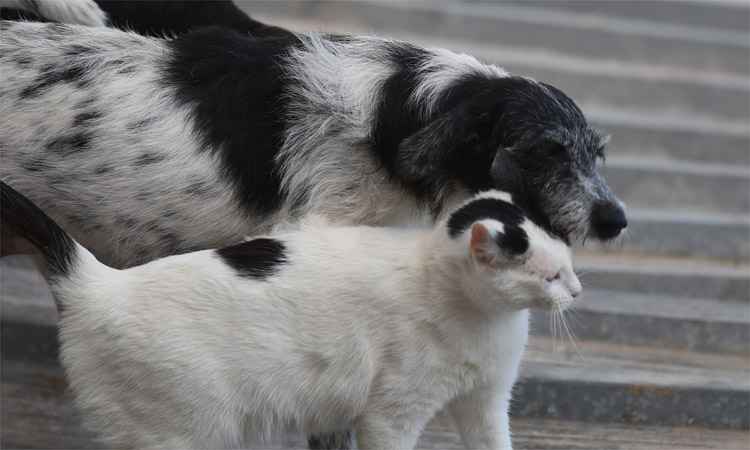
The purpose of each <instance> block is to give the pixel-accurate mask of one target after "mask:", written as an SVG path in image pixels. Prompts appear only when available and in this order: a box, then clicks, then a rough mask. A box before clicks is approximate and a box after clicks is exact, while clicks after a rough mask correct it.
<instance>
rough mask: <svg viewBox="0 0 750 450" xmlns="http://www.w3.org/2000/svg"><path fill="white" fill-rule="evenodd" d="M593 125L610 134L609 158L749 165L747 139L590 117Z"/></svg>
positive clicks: (603, 117)
mask: <svg viewBox="0 0 750 450" xmlns="http://www.w3.org/2000/svg"><path fill="white" fill-rule="evenodd" d="M589 118H590V119H591V121H592V122H593V124H594V126H596V127H598V128H600V129H602V130H604V131H606V132H607V133H610V135H611V136H612V140H611V141H610V144H609V155H610V158H619V157H623V158H633V157H638V158H655V159H657V158H658V159H663V160H683V161H694V162H707V163H714V164H725V165H727V164H732V165H735V166H738V167H748V165H750V138H748V136H742V135H739V134H719V133H711V132H707V131H706V130H690V129H687V128H685V127H672V126H660V124H658V123H654V122H652V123H646V121H631V120H627V119H625V120H623V118H622V117H613V116H607V115H599V116H591V115H590V114H589Z"/></svg>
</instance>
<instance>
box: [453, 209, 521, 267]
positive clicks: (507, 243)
mask: <svg viewBox="0 0 750 450" xmlns="http://www.w3.org/2000/svg"><path fill="white" fill-rule="evenodd" d="M483 219H493V220H497V221H498V222H500V223H502V224H503V228H504V232H503V233H502V234H499V235H498V236H497V238H496V242H497V244H498V245H499V246H500V248H503V249H505V250H508V251H509V252H511V253H512V254H515V255H518V254H522V253H525V252H526V250H528V248H529V237H528V235H527V234H526V232H525V231H524V230H523V229H522V228H521V224H522V223H523V222H524V220H526V215H525V214H524V212H523V210H521V208H519V207H518V206H516V205H514V204H513V203H508V202H506V201H503V200H500V199H496V198H480V199H477V200H474V201H472V202H470V203H468V204H466V205H464V206H462V207H461V208H459V209H458V210H457V211H455V212H454V213H453V214H451V216H450V218H449V219H448V234H449V235H450V237H452V238H456V237H458V236H459V235H461V233H463V232H464V231H466V230H467V229H468V228H469V227H470V226H471V225H472V224H474V223H476V222H478V221H480V220H483Z"/></svg>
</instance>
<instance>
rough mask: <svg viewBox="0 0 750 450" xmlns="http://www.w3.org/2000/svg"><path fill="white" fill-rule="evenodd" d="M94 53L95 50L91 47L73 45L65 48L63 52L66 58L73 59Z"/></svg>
mask: <svg viewBox="0 0 750 450" xmlns="http://www.w3.org/2000/svg"><path fill="white" fill-rule="evenodd" d="M95 51H96V50H95V49H94V48H92V47H87V46H85V45H78V44H74V45H71V46H70V47H67V48H66V49H65V50H64V54H65V56H67V57H71V58H75V57H78V56H85V55H90V54H91V53H94V52H95Z"/></svg>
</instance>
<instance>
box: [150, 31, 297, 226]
mask: <svg viewBox="0 0 750 450" xmlns="http://www.w3.org/2000/svg"><path fill="white" fill-rule="evenodd" d="M296 43H298V41H297V40H296V39H293V38H274V39H254V38H252V37H249V36H246V35H241V34H239V33H236V32H233V31H231V30H226V29H220V28H204V29H200V30H197V31H194V32H190V33H188V34H186V35H184V36H182V37H180V38H177V39H175V40H172V41H170V42H169V43H168V44H167V45H169V46H170V47H171V53H172V55H171V58H170V60H169V62H168V63H167V65H166V67H165V82H166V84H167V85H168V86H169V87H174V88H176V96H177V100H178V101H179V102H181V103H183V104H185V105H187V106H188V107H190V108H191V109H192V116H193V124H194V127H195V130H196V131H197V132H198V134H199V135H200V137H201V140H202V144H203V145H202V147H203V148H205V149H207V150H208V151H212V152H216V153H217V154H218V155H219V156H220V158H221V161H222V166H223V169H224V173H225V174H226V176H228V177H229V179H230V180H231V181H232V183H233V184H234V186H235V192H236V195H237V197H238V199H239V201H240V202H241V204H242V205H243V206H245V207H246V208H248V209H250V210H253V211H257V212H260V213H262V214H267V213H270V212H272V211H274V210H275V209H277V208H278V207H279V205H280V204H281V202H282V198H283V197H282V193H281V179H280V175H279V171H278V168H277V167H276V164H275V158H276V155H277V153H278V151H279V148H280V147H281V144H282V141H283V133H284V129H285V119H284V117H285V115H286V114H285V112H286V104H287V99H286V97H285V95H284V93H285V91H286V89H285V88H286V87H287V85H288V83H290V82H291V81H290V80H289V79H288V77H286V75H285V71H284V69H283V67H282V65H283V62H282V57H283V56H284V55H285V54H286V52H287V51H288V49H289V48H290V46H293V45H295V44H296Z"/></svg>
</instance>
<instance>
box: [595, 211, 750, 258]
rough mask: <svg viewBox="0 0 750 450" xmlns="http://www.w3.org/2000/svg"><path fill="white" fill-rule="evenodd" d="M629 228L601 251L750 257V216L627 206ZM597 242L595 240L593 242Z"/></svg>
mask: <svg viewBox="0 0 750 450" xmlns="http://www.w3.org/2000/svg"><path fill="white" fill-rule="evenodd" d="M628 222H629V225H628V230H627V232H626V234H625V235H624V236H623V237H622V238H620V242H619V243H617V244H613V245H606V246H604V245H600V246H598V247H596V248H599V249H600V250H601V251H602V252H607V253H612V254H616V253H620V252H631V253H638V254H641V255H663V256H672V257H696V258H709V259H716V260H725V261H731V262H735V263H747V262H749V261H750V216H748V215H746V214H718V213H699V212H692V211H684V210H667V209H636V208H629V210H628ZM592 246H596V244H592Z"/></svg>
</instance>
